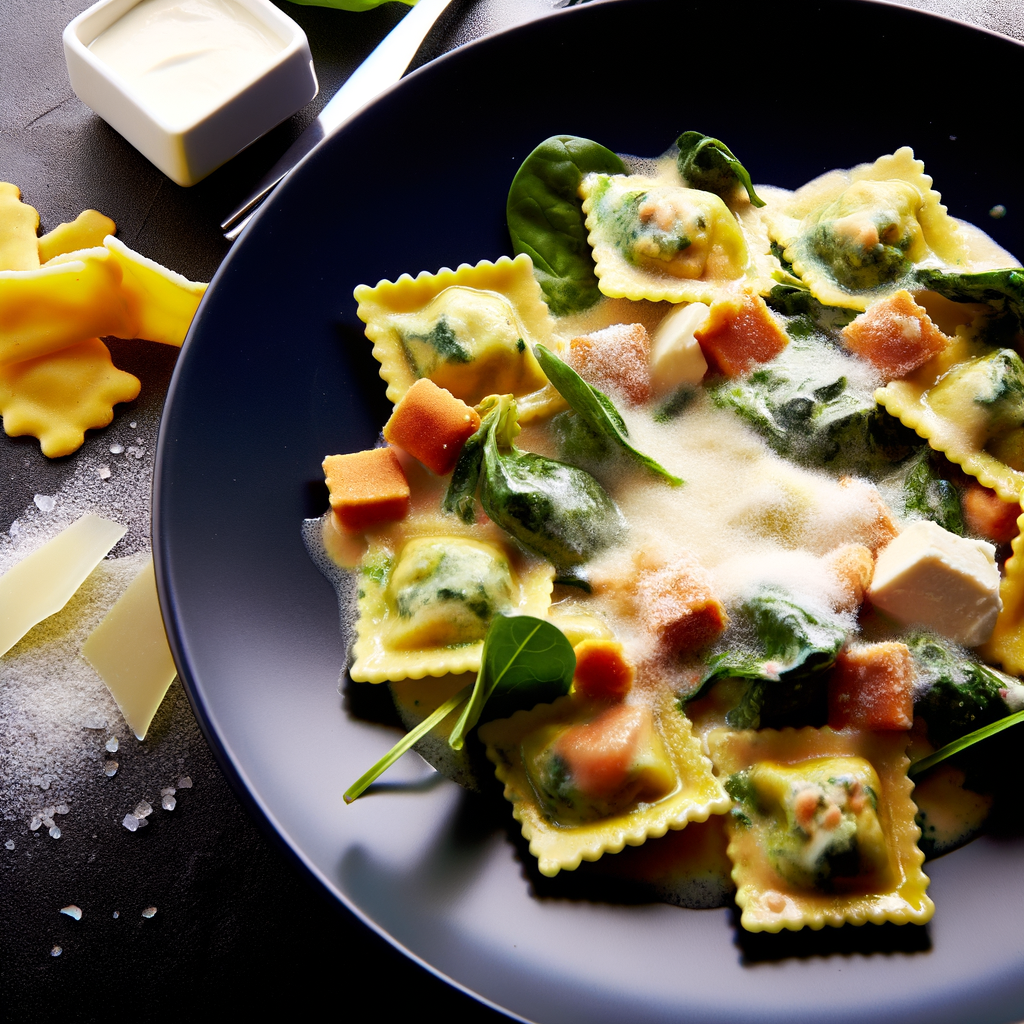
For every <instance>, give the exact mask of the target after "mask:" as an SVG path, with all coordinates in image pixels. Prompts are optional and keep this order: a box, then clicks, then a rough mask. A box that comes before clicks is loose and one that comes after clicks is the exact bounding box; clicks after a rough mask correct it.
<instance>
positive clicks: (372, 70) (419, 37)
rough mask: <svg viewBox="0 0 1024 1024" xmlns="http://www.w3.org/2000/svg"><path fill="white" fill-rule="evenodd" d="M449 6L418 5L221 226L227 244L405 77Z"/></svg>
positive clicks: (433, 1)
mask: <svg viewBox="0 0 1024 1024" xmlns="http://www.w3.org/2000/svg"><path fill="white" fill-rule="evenodd" d="M450 3H451V0H418V3H417V4H416V6H415V7H413V8H412V10H411V11H409V13H408V14H406V15H405V17H403V18H402V20H401V21H400V22H399V23H398V24H397V25H396V26H395V27H394V28H393V29H392V30H391V31H390V32H389V33H388V34H387V35H386V36H385V37H384V38H383V39H382V40H381V42H380V43H379V44H378V45H377V48H376V49H375V50H374V51H373V53H371V54H370V56H369V57H367V58H366V60H364V61H363V63H362V64H360V65H359V67H358V68H356V70H355V71H353V72H352V74H351V75H350V76H349V77H348V79H347V80H346V81H345V84H344V85H343V86H342V87H341V88H340V89H339V90H338V91H337V92H336V93H335V94H334V96H333V97H332V98H331V100H330V101H329V102H328V103H327V105H326V106H325V107H324V109H323V110H321V111H320V114H319V116H318V117H317V119H316V120H315V121H313V122H312V123H311V124H310V125H309V126H308V127H307V128H306V130H305V131H304V132H303V133H302V134H301V135H300V136H299V137H298V138H297V139H296V140H295V141H294V142H293V143H292V144H291V146H289V147H288V149H287V150H286V151H285V153H284V154H283V156H282V157H281V158H280V159H279V160H278V161H277V163H275V164H274V166H273V167H271V169H270V170H269V171H267V173H266V174H265V175H264V176H263V178H262V179H261V180H260V183H259V184H258V185H257V186H256V189H255V191H254V192H253V193H252V194H251V195H250V196H249V198H248V199H247V200H246V201H245V202H244V203H243V204H242V205H241V206H239V207H238V209H237V210H235V211H234V213H232V214H231V216H229V217H228V218H227V219H226V220H225V221H224V222H223V223H222V224H221V230H222V231H223V232H224V237H225V238H227V239H228V240H229V241H234V240H235V239H236V238H237V237H238V235H239V234H240V233H241V231H242V229H243V228H244V227H245V225H246V224H248V223H249V219H250V218H251V217H252V215H253V214H254V213H255V212H256V210H257V208H258V207H259V206H260V204H261V203H262V202H263V200H264V199H266V198H267V196H269V195H270V193H271V192H273V190H274V189H275V188H276V187H277V185H278V184H279V183H280V182H281V180H282V179H283V178H284V177H285V176H286V175H287V174H288V173H289V171H291V170H292V168H293V167H295V166H296V164H298V163H299V162H300V161H301V160H302V159H303V158H304V157H305V156H306V155H307V154H309V153H311V152H312V151H313V150H314V149H316V147H317V146H319V145H320V143H321V142H323V141H324V139H327V138H329V137H330V136H331V135H333V134H334V133H335V132H336V131H337V130H338V129H339V128H340V127H341V126H342V125H343V124H345V123H346V122H347V121H348V120H349V119H350V118H352V117H353V116H354V115H355V114H357V113H358V112H359V111H360V110H362V109H363V107H365V106H366V105H367V104H368V103H370V102H371V101H373V100H375V99H376V98H377V97H378V96H379V95H380V94H381V93H382V92H384V90H385V89H387V88H388V87H390V86H392V85H394V84H395V82H397V81H398V80H399V79H400V78H401V77H402V75H403V74H404V73H405V71H406V69H407V68H408V67H409V64H410V63H411V62H412V59H413V57H415V56H416V51H417V50H418V49H419V48H420V45H421V44H422V42H423V40H424V39H425V38H426V35H427V33H428V32H429V31H430V30H431V28H433V26H434V22H436V21H437V19H438V18H439V17H440V16H441V14H442V12H443V11H444V9H445V8H446V7H447V6H448V5H449V4H450Z"/></svg>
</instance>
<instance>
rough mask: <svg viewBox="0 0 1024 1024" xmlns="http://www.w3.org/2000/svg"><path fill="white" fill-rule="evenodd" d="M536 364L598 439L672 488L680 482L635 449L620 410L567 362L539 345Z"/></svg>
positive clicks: (659, 464)
mask: <svg viewBox="0 0 1024 1024" xmlns="http://www.w3.org/2000/svg"><path fill="white" fill-rule="evenodd" d="M535 352H536V356H537V362H539V363H540V368H541V369H542V370H543V371H544V374H545V376H546V377H547V378H548V380H549V381H551V383H552V384H553V385H554V387H555V390H556V391H558V393H559V394H560V395H561V396H562V397H563V398H564V399H565V400H566V401H567V402H568V403H569V405H571V406H572V409H573V412H575V413H576V415H577V416H579V418H580V419H581V420H582V421H583V422H584V423H585V424H586V425H587V427H588V428H589V429H590V430H591V431H592V433H593V434H594V435H595V436H596V437H597V438H598V439H606V440H607V441H610V442H612V443H614V444H616V445H618V447H620V448H621V449H622V450H623V451H625V452H626V454H627V455H629V456H630V458H632V459H635V460H636V461H637V462H639V463H640V465H642V466H645V467H646V468H647V469H649V470H650V471H651V472H652V473H654V474H656V475H657V476H660V477H663V478H664V479H665V480H667V481H668V482H669V483H670V484H672V486H673V487H678V486H679V485H680V484H682V483H683V480H682V479H681V478H680V477H678V476H674V475H673V474H672V473H670V472H669V471H668V470H667V469H665V467H664V466H662V465H661V463H660V462H656V461H655V460H654V459H652V458H651V457H650V456H649V455H644V453H643V452H641V451H638V450H637V449H636V448H634V447H633V446H632V445H631V444H630V443H629V441H628V440H627V438H628V437H629V431H628V430H627V429H626V423H625V421H624V420H623V418H622V416H621V415H620V414H619V410H618V409H616V408H615V404H614V403H613V402H612V400H611V399H610V398H609V397H608V396H607V395H606V394H605V393H604V392H603V391H598V389H597V388H595V387H592V386H591V385H590V384H588V383H587V382H586V381H585V380H584V379H583V378H582V377H581V376H580V375H579V374H578V373H577V372H576V371H575V370H574V369H573V368H572V367H571V366H570V365H569V364H568V363H566V362H564V361H563V360H561V359H559V358H558V356H556V355H555V354H554V352H552V351H550V350H549V349H546V348H545V347H544V346H543V345H538V346H537V347H536V349H535Z"/></svg>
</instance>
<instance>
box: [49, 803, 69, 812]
mask: <svg viewBox="0 0 1024 1024" xmlns="http://www.w3.org/2000/svg"><path fill="white" fill-rule="evenodd" d="M70 810H71V808H70V807H68V805H67V804H57V806H56V807H54V809H53V813H54V814H67V813H68V811H70Z"/></svg>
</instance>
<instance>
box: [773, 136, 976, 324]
mask: <svg viewBox="0 0 1024 1024" xmlns="http://www.w3.org/2000/svg"><path fill="white" fill-rule="evenodd" d="M941 198H942V197H941V196H940V195H939V193H938V192H936V191H935V190H934V189H933V188H932V179H931V178H930V177H929V176H928V175H927V174H925V173H924V163H923V162H922V161H920V160H915V159H914V153H913V150H912V149H910V147H908V146H904V147H902V148H901V149H898V150H897V151H896V152H895V153H893V154H891V155H889V156H882V157H879V158H878V159H877V160H876V161H875V162H874V163H873V164H861V165H860V166H859V167H855V168H853V169H852V170H850V171H830V172H829V173H828V174H825V175H822V176H821V177H820V178H816V179H815V180H814V181H811V182H808V184H806V185H804V186H803V187H801V188H799V189H797V190H796V192H794V193H792V194H791V195H784V196H782V197H779V196H778V195H777V194H773V196H772V198H771V200H770V201H769V204H768V206H767V207H766V208H765V210H764V211H763V216H764V218H765V221H766V222H767V224H768V233H769V236H770V237H771V239H772V241H773V242H775V243H776V244H777V245H778V246H780V247H781V248H782V250H783V258H784V259H785V260H786V261H787V262H788V263H790V264H791V265H792V267H793V273H794V274H796V275H797V277H799V278H800V279H801V280H802V281H803V283H804V284H806V285H807V286H808V287H809V288H810V289H811V291H812V292H813V294H814V296H815V298H817V299H818V300H819V301H821V302H823V303H825V304H826V305H832V306H846V307H849V308H851V309H866V308H867V307H868V306H869V305H870V304H871V303H872V302H874V301H875V300H877V299H879V298H882V297H884V296H886V295H890V294H892V293H893V292H896V291H898V290H900V288H903V287H906V286H907V284H908V283H909V282H910V281H911V279H912V274H913V271H914V268H915V267H916V266H918V265H922V264H924V263H926V262H928V263H931V264H935V263H936V262H941V263H943V264H945V265H946V266H948V267H962V266H964V264H965V262H966V259H967V246H966V243H965V242H964V239H963V238H962V236H961V232H960V229H959V227H958V225H957V223H956V221H955V220H954V219H953V218H952V217H950V216H949V214H948V213H947V212H946V208H945V207H944V206H943V205H942V203H941Z"/></svg>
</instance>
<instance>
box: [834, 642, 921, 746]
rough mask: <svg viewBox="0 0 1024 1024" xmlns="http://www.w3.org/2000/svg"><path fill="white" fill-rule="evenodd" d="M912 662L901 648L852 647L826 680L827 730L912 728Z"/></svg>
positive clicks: (886, 645)
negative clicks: (830, 728)
mask: <svg viewBox="0 0 1024 1024" xmlns="http://www.w3.org/2000/svg"><path fill="white" fill-rule="evenodd" d="M913 686H914V660H913V658H912V657H911V654H910V649H909V648H908V647H907V645H906V644H901V643H896V642H895V641H888V642H885V643H877V644H856V645H852V646H850V647H846V648H844V649H843V650H842V651H840V652H839V657H838V658H836V664H835V668H834V669H833V670H832V674H831V675H830V676H829V681H828V724H829V725H830V726H831V727H832V728H833V729H846V728H854V729H875V730H879V731H891V730H899V729H909V728H910V727H911V726H912V725H913V724H914V694H913Z"/></svg>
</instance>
